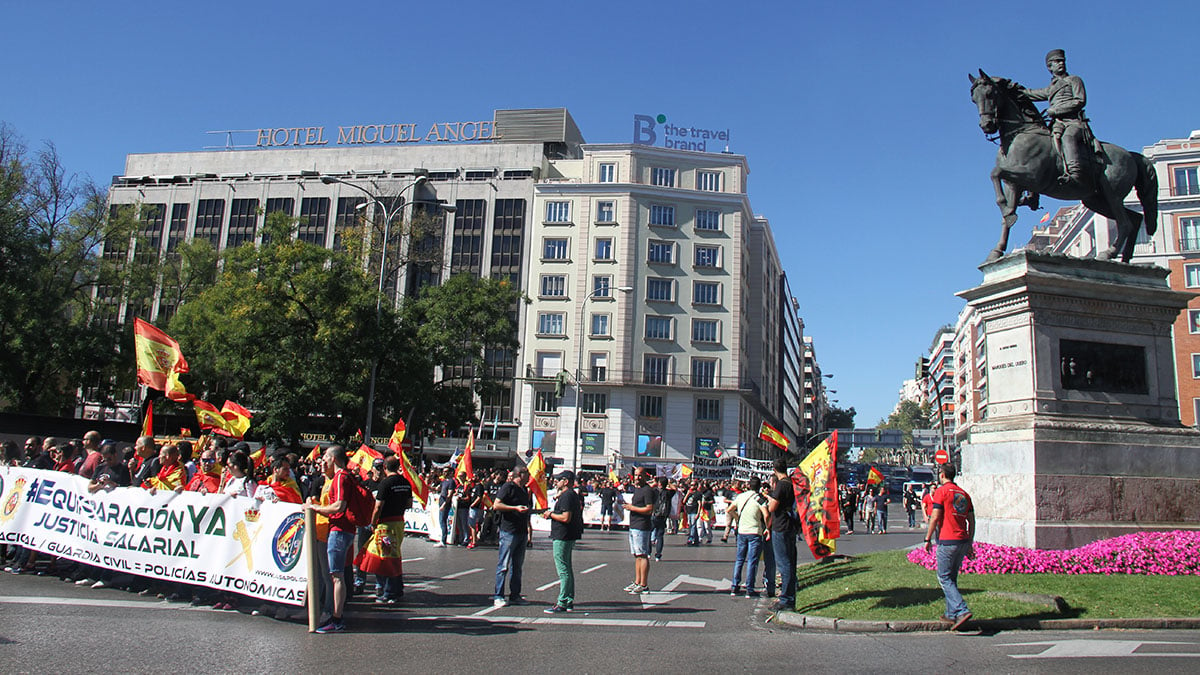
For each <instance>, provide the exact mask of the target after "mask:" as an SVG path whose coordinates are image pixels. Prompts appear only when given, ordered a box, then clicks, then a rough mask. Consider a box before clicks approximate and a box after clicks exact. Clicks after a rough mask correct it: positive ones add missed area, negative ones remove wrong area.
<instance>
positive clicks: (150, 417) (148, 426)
mask: <svg viewBox="0 0 1200 675" xmlns="http://www.w3.org/2000/svg"><path fill="white" fill-rule="evenodd" d="M142 435H143V436H153V435H154V401H146V417H145V419H143V420H142Z"/></svg>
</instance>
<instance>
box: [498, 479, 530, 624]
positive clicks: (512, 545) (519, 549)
mask: <svg viewBox="0 0 1200 675" xmlns="http://www.w3.org/2000/svg"><path fill="white" fill-rule="evenodd" d="M528 483H529V469H526V468H524V467H522V468H520V469H517V470H516V471H513V473H512V480H510V481H509V482H507V483H505V484H504V485H501V486H500V491H499V492H498V493H496V505H495V506H496V510H497V511H498V512H500V555H499V558H498V560H497V561H496V592H495V593H494V594H493V595H492V604H493V605H494V606H496V607H504V606H505V605H509V604H512V605H528V604H529V601H528V600H526V599H525V598H524V597H522V596H521V568H522V566H524V564H525V549H526V547H528V545H529V514H530V512H531V510H532V509H533V501H532V500H531V499H530V497H529V491H528V490H526V489H525V486H526V485H527V484H528ZM505 577H508V579H509V582H508V592H509V596H508V600H505V599H504V580H505Z"/></svg>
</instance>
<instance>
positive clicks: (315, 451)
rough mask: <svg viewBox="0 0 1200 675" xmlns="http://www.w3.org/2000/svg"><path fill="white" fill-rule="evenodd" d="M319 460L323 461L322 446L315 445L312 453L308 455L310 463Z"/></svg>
mask: <svg viewBox="0 0 1200 675" xmlns="http://www.w3.org/2000/svg"><path fill="white" fill-rule="evenodd" d="M318 459H321V446H320V445H314V446H313V449H312V452H310V453H308V461H310V462H315V461H317V460H318Z"/></svg>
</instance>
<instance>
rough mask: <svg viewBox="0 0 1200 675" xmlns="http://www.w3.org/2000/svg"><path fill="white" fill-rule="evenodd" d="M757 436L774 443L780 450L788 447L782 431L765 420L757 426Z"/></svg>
mask: <svg viewBox="0 0 1200 675" xmlns="http://www.w3.org/2000/svg"><path fill="white" fill-rule="evenodd" d="M758 437H759V438H761V439H763V440H764V441H766V442H768V443H770V444H772V445H774V446H775V447H777V448H779V449H780V450H787V449H788V439H787V436H784V435H783V432H781V431H779V430H778V429H776V428H775V427H773V426H771V425H770V424H767V423H766V422H763V423H762V426H760V427H759V428H758Z"/></svg>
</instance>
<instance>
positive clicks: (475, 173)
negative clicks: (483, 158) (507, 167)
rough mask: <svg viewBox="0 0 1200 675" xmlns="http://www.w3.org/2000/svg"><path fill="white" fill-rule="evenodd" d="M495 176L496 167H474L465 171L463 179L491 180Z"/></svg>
mask: <svg viewBox="0 0 1200 675" xmlns="http://www.w3.org/2000/svg"><path fill="white" fill-rule="evenodd" d="M495 177H496V170H495V169H482V170H480V169H474V170H471V171H467V172H464V173H463V180H491V179H492V178H495Z"/></svg>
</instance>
